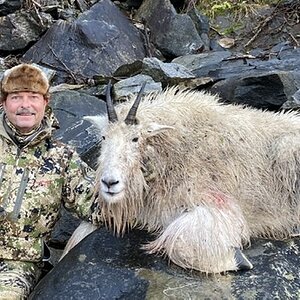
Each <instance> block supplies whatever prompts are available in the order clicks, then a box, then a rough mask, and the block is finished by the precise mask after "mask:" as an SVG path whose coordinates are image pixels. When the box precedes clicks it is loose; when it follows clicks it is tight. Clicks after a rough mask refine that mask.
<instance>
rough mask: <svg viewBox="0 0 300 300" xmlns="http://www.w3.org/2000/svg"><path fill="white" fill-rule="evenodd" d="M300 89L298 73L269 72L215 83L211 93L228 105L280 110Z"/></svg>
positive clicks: (299, 75)
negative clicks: (218, 96) (217, 95)
mask: <svg viewBox="0 0 300 300" xmlns="http://www.w3.org/2000/svg"><path fill="white" fill-rule="evenodd" d="M298 89H300V74H299V73H298V72H283V71H280V72H276V71H273V72H267V73H263V74H260V75H258V74H257V75H249V76H247V75H246V76H245V75H244V76H243V75H241V76H239V77H232V78H228V79H226V80H222V81H219V82H217V83H215V84H214V85H213V86H212V87H211V88H210V91H212V92H213V93H218V94H219V95H220V96H221V98H222V100H223V101H224V102H227V103H238V104H246V105H249V106H253V107H256V108H260V109H268V110H275V111H277V110H279V109H280V108H281V107H282V105H283V104H284V103H285V102H286V101H291V100H292V97H293V95H294V94H295V93H296V91H297V90H298Z"/></svg>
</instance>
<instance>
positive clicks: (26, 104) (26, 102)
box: [21, 96, 31, 107]
mask: <svg viewBox="0 0 300 300" xmlns="http://www.w3.org/2000/svg"><path fill="white" fill-rule="evenodd" d="M30 103H31V102H30V99H29V98H28V97H27V96H25V97H23V98H22V103H21V106H22V107H29V106H30Z"/></svg>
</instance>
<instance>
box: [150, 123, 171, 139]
mask: <svg viewBox="0 0 300 300" xmlns="http://www.w3.org/2000/svg"><path fill="white" fill-rule="evenodd" d="M170 129H175V128H174V127H172V126H169V125H161V124H157V123H150V124H149V125H148V127H147V133H148V134H149V136H153V135H156V134H158V133H161V132H163V131H166V130H170Z"/></svg>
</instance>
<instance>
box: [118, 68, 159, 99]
mask: <svg viewBox="0 0 300 300" xmlns="http://www.w3.org/2000/svg"><path fill="white" fill-rule="evenodd" d="M144 82H147V84H146V86H145V89H144V94H148V93H150V92H161V91H162V86H161V83H160V82H155V81H154V80H153V79H152V78H151V77H150V76H147V75H142V74H139V75H136V76H133V77H130V78H127V79H124V80H120V81H119V82H117V83H116V84H115V85H114V99H115V100H126V99H128V97H129V95H132V94H138V92H139V91H140V89H141V86H142V84H143V83H144Z"/></svg>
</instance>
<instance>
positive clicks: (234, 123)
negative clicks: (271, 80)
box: [76, 88, 300, 273]
mask: <svg viewBox="0 0 300 300" xmlns="http://www.w3.org/2000/svg"><path fill="white" fill-rule="evenodd" d="M109 89H110V88H109ZM132 102H133V101H128V102H125V103H122V104H119V105H117V106H116V107H113V105H112V102H111V99H110V94H109V93H108V97H107V110H108V120H107V116H104V115H103V116H96V117H90V118H89V119H90V121H92V122H93V123H94V124H95V125H96V126H97V127H98V128H99V130H100V134H101V136H102V139H103V141H102V149H101V154H100V157H99V161H98V165H99V166H98V169H97V174H98V175H97V176H98V177H97V182H96V191H97V193H98V195H99V196H98V197H99V203H100V208H101V209H100V210H101V211H100V213H99V216H100V218H101V219H102V220H103V221H104V222H105V223H106V224H107V225H108V226H109V227H110V228H112V229H113V230H114V231H115V232H116V233H117V234H122V233H124V231H125V230H126V229H127V228H132V227H134V226H141V227H143V228H146V229H147V230H148V231H149V232H153V233H155V234H157V237H156V239H155V240H154V241H151V242H149V244H147V245H145V246H143V248H144V249H146V250H147V251H149V253H164V254H167V256H168V257H169V258H170V260H171V261H173V262H174V263H175V264H177V265H179V266H181V267H183V268H192V269H196V270H199V271H202V272H205V273H219V272H223V271H227V270H240V269H251V268H252V264H251V263H250V262H249V260H248V259H247V258H246V257H245V255H244V254H243V253H242V251H241V249H242V248H243V246H245V245H249V243H250V238H251V237H271V238H276V239H282V238H286V237H290V236H293V235H294V234H295V233H296V232H295V231H296V229H297V228H298V226H299V224H300V178H299V177H300V117H299V116H298V115H297V114H296V113H292V112H289V113H273V112H267V111H261V110H257V109H253V108H248V107H244V106H238V105H226V104H222V103H220V102H219V100H218V97H217V96H214V95H211V94H209V93H205V92H197V91H183V90H178V89H176V88H170V89H168V90H166V91H164V92H162V93H158V94H152V95H148V96H145V97H144V99H143V100H142V101H141V93H140V94H139V96H138V97H137V99H136V100H135V102H134V103H133V104H132ZM128 111H129V113H128ZM79 231H80V229H79ZM77 233H78V232H77ZM77 233H76V234H77Z"/></svg>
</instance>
